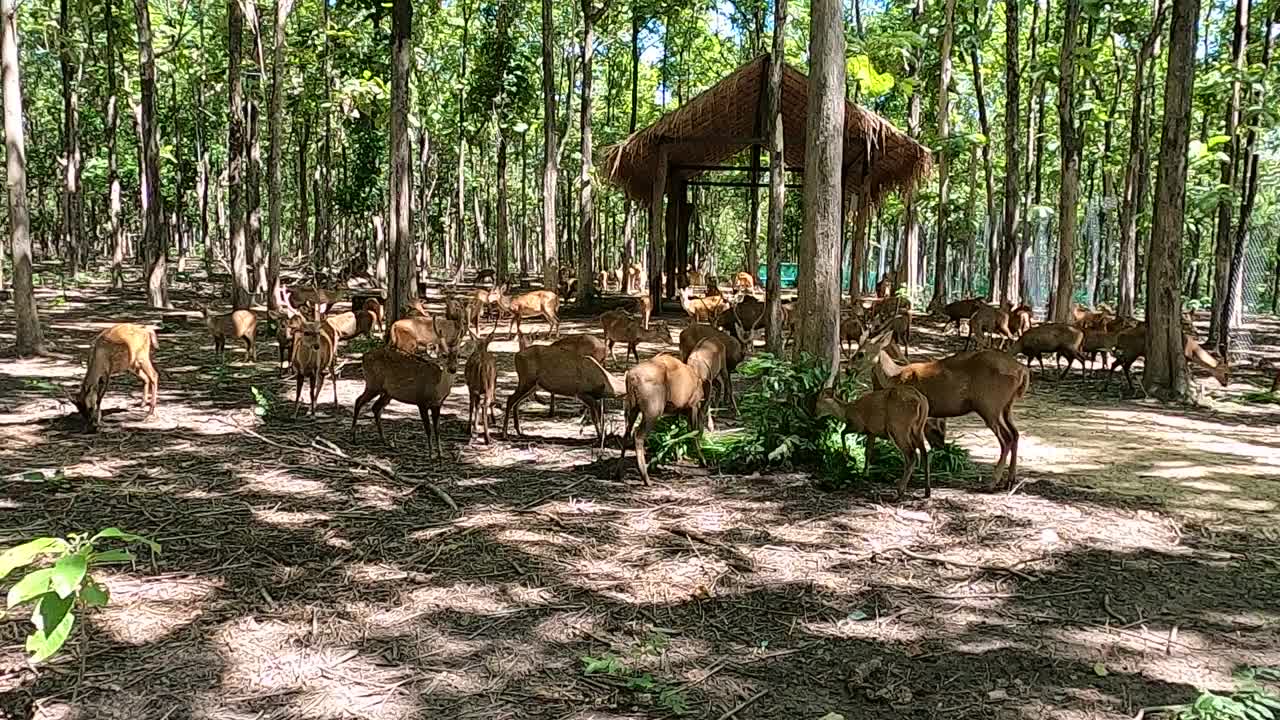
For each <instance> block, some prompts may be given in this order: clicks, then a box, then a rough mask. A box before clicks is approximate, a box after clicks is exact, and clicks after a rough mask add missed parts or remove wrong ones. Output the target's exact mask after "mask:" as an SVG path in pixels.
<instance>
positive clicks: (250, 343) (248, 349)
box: [199, 305, 258, 362]
mask: <svg viewBox="0 0 1280 720" xmlns="http://www.w3.org/2000/svg"><path fill="white" fill-rule="evenodd" d="M199 307H200V315H201V316H202V317H203V318H204V326H205V327H206V328H208V330H209V336H210V337H212V338H213V348H214V353H215V354H216V355H217V357H218V359H219V360H221V359H222V356H223V353H224V352H226V348H227V339H228V338H230V339H231V340H232V341H239V340H243V341H244V351H245V355H246V356H247V357H249V358H250V359H251V361H252V362H257V360H258V346H257V342H256V338H255V336H256V334H257V332H258V316H257V314H256V313H254V312H253V311H252V310H232V311H231V312H229V313H224V314H222V315H212V314H210V313H209V306H208V305H200V306H199Z"/></svg>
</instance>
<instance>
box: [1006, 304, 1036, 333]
mask: <svg viewBox="0 0 1280 720" xmlns="http://www.w3.org/2000/svg"><path fill="white" fill-rule="evenodd" d="M1031 316H1032V313H1031V306H1030V305H1026V304H1023V305H1019V306H1018V307H1016V308H1014V309H1013V310H1011V311H1009V329H1010V330H1011V331H1012V332H1013V334H1014V335H1015V336H1021V335H1022V334H1023V333H1025V332H1026V331H1028V330H1030V329H1031Z"/></svg>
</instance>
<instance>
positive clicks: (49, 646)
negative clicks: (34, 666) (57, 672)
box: [27, 612, 76, 662]
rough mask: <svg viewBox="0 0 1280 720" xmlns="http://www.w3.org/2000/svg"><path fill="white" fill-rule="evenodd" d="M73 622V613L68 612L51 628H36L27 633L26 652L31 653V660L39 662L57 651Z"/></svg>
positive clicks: (74, 616)
mask: <svg viewBox="0 0 1280 720" xmlns="http://www.w3.org/2000/svg"><path fill="white" fill-rule="evenodd" d="M75 622H76V615H75V613H70V612H69V613H67V614H66V615H63V616H62V621H61V622H59V623H58V624H57V625H56V626H55V627H54V628H53V629H52V630H36V631H35V632H33V633H31V634H30V635H28V636H27V652H29V653H31V661H32V662H41V661H43V660H46V659H48V658H49V657H50V656H51V655H53V654H54V653H56V652H58V650H60V649H61V648H62V646H63V644H64V643H66V642H67V638H68V637H69V636H70V635H71V628H72V626H73V625H75Z"/></svg>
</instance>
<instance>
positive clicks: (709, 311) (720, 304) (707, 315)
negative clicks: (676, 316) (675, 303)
mask: <svg viewBox="0 0 1280 720" xmlns="http://www.w3.org/2000/svg"><path fill="white" fill-rule="evenodd" d="M680 307H682V308H684V311H685V313H686V314H687V315H688V316H689V321H690V322H694V323H708V324H709V323H711V322H713V321H715V320H716V318H718V317H720V313H722V312H724V311H725V310H727V309H728V302H726V301H725V299H724V297H723V296H721V295H708V296H707V297H701V298H695V297H693V296H692V294H691V293H690V290H689V288H681V289H680Z"/></svg>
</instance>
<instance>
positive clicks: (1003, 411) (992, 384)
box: [855, 332, 1031, 490]
mask: <svg viewBox="0 0 1280 720" xmlns="http://www.w3.org/2000/svg"><path fill="white" fill-rule="evenodd" d="M891 341H892V333H891V332H883V333H881V334H880V335H879V336H877V337H875V338H873V339H871V340H869V341H867V343H865V344H864V346H863V348H862V350H861V351H860V352H859V359H858V360H857V361H855V362H856V363H857V364H858V365H859V366H868V365H869V366H870V368H871V371H872V375H871V378H872V384H873V385H874V387H875V388H876V389H883V388H891V387H895V386H902V385H906V386H910V387H913V388H915V389H916V390H919V391H920V394H922V395H924V396H925V399H926V400H928V401H929V417H930V418H931V419H937V420H945V419H947V418H953V417H961V416H964V415H968V414H969V413H977V415H978V417H980V418H982V421H983V422H984V423H986V426H987V428H988V429H990V430H991V432H992V434H994V435H995V436H996V441H997V442H998V443H1000V459H999V461H998V462H997V463H996V466H995V469H994V470H993V472H992V475H991V483H990V485H989V486H988V487H989V488H990V489H992V490H995V489H997V488H999V487H1002V486H1003V487H1012V486H1013V485H1014V483H1015V482H1016V481H1017V475H1018V428H1017V426H1016V425H1014V422H1013V405H1014V403H1016V402H1017V401H1018V400H1019V399H1020V398H1022V397H1023V396H1024V395H1025V394H1026V392H1027V389H1028V388H1029V387H1030V386H1031V373H1030V372H1029V371H1028V370H1027V369H1026V368H1024V367H1022V364H1021V363H1019V362H1018V361H1017V360H1016V359H1014V358H1013V357H1011V356H1009V355H1007V354H1005V353H1002V352H999V351H997V350H979V351H977V352H964V353H959V354H957V355H951V356H949V357H945V358H942V359H941V360H926V361H924V362H914V363H910V364H907V365H899V364H897V363H896V362H894V361H893V358H891V357H890V356H889V355H888V353H886V352H885V347H886V346H887V345H888V344H889V343H890V342H891ZM941 434H942V433H941V432H938V433H937V439H939V441H940V440H941ZM934 439H935V438H933V437H931V438H930V443H932V442H933V440H934ZM1006 458H1008V460H1009V464H1008V474H1007V475H1005V477H1004V480H1003V483H1002V482H1001V478H1000V475H1001V472H1002V471H1003V470H1004V469H1005V459H1006Z"/></svg>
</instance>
